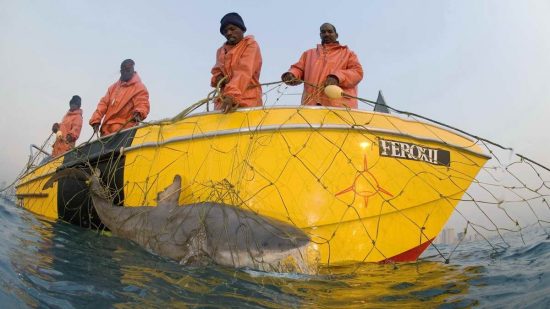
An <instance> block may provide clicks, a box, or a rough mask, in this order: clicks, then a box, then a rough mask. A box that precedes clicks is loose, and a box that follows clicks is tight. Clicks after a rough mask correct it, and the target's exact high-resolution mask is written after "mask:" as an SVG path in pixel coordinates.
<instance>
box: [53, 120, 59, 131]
mask: <svg viewBox="0 0 550 309" xmlns="http://www.w3.org/2000/svg"><path fill="white" fill-rule="evenodd" d="M58 130H59V123H57V122H56V123H54V124H53V126H52V132H53V133H57V131H58Z"/></svg>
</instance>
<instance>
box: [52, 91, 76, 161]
mask: <svg viewBox="0 0 550 309" xmlns="http://www.w3.org/2000/svg"><path fill="white" fill-rule="evenodd" d="M81 101H82V100H81V99H80V97H79V96H77V95H75V96H73V97H72V98H71V101H69V111H68V112H67V114H65V116H64V117H63V119H62V120H61V122H60V123H57V122H56V123H54V124H53V126H52V132H53V133H56V136H57V138H56V140H55V142H54V143H53V151H52V156H53V157H57V156H58V155H60V154H62V153H65V152H67V151H69V150H70V149H71V148H73V147H74V144H75V142H76V140H77V139H78V137H79V136H80V130H81V129H82V110H81V109H80V105H81Z"/></svg>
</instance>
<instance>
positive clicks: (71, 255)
mask: <svg viewBox="0 0 550 309" xmlns="http://www.w3.org/2000/svg"><path fill="white" fill-rule="evenodd" d="M510 244H511V246H510V247H509V248H507V249H504V250H499V251H498V252H495V251H494V250H492V249H491V246H490V245H488V244H487V242H484V241H472V242H467V243H462V244H461V245H460V246H459V247H458V249H456V251H454V253H453V255H452V258H451V259H450V261H449V263H448V264H446V263H444V259H443V258H441V256H440V255H438V253H437V251H436V250H435V249H434V248H430V249H428V250H427V251H426V252H425V254H424V255H423V258H422V260H421V261H419V262H416V263H407V264H397V265H379V264H362V265H355V266H351V267H345V268H331V269H330V270H326V271H325V272H326V274H323V275H317V276H306V275H297V274H278V273H265V272H258V271H252V270H236V269H232V268H226V267H220V266H215V265H210V266H206V267H198V268H197V267H185V266H182V265H179V264H177V263H175V262H173V261H170V260H167V259H164V258H162V257H159V256H156V255H154V254H151V253H149V252H147V251H145V250H143V249H142V248H141V247H139V246H138V245H136V244H134V243H132V242H130V241H127V240H124V239H119V238H116V237H109V236H106V235H102V234H98V233H97V232H94V231H91V230H86V229H82V228H79V227H75V226H71V225H69V224H67V223H64V222H60V221H51V220H47V219H44V218H41V217H38V216H36V215H34V214H32V213H29V212H28V211H26V210H23V209H21V208H18V207H17V206H15V204H14V203H13V202H12V201H9V200H8V199H5V198H0V307H1V308H29V307H30V308H37V307H38V308H110V307H116V308H187V307H192V308H194V307H201V308H204V307H206V308H218V307H239V308H301V307H305V308H340V307H343V308H434V307H435V308H470V307H480V308H484V307H487V308H550V240H549V239H548V238H547V234H546V232H545V231H544V230H543V229H542V228H540V227H539V228H537V227H534V228H531V229H530V230H528V231H525V233H524V234H523V240H521V239H519V238H517V239H513V238H512V239H511V240H510ZM438 249H440V250H445V249H446V250H447V252H449V249H452V248H445V246H440V247H438Z"/></svg>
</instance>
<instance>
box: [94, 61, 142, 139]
mask: <svg viewBox="0 0 550 309" xmlns="http://www.w3.org/2000/svg"><path fill="white" fill-rule="evenodd" d="M134 112H138V113H139V114H140V116H141V119H142V120H143V119H145V118H146V117H147V115H148V114H149V92H148V91H147V88H146V87H145V85H144V84H143V83H142V82H141V79H140V78H139V76H138V74H137V72H136V73H134V76H132V79H130V80H129V81H127V82H122V81H121V80H118V81H116V82H115V83H114V84H112V85H111V86H110V87H109V89H108V90H107V93H106V94H105V96H104V97H103V98H101V100H100V101H99V103H98V104H97V109H96V110H95V112H94V114H93V115H92V118H90V125H92V126H93V125H95V124H100V123H101V119H102V118H103V123H101V130H100V132H101V135H102V136H103V135H108V134H111V133H115V132H117V131H119V130H121V129H125V128H130V127H133V126H135V125H137V123H136V122H135V121H134V120H133V115H134Z"/></svg>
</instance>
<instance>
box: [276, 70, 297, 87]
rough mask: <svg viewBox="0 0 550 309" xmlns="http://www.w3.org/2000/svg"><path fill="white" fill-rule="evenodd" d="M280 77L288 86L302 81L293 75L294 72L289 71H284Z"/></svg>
mask: <svg viewBox="0 0 550 309" xmlns="http://www.w3.org/2000/svg"><path fill="white" fill-rule="evenodd" d="M281 79H282V80H283V82H284V83H285V84H287V85H289V86H297V85H299V84H301V83H302V82H301V81H299V80H298V79H296V76H294V74H292V73H290V72H286V73H285V74H283V76H281Z"/></svg>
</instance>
